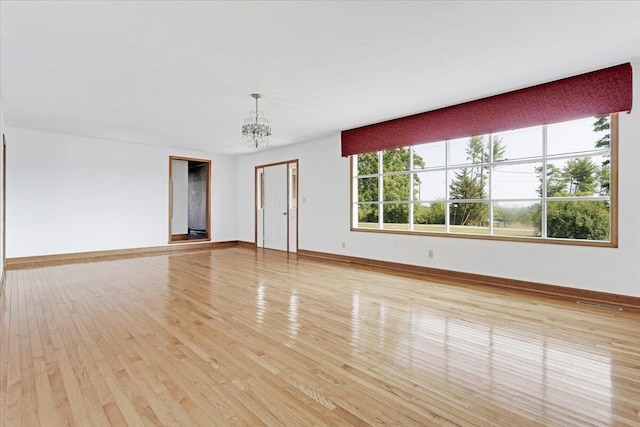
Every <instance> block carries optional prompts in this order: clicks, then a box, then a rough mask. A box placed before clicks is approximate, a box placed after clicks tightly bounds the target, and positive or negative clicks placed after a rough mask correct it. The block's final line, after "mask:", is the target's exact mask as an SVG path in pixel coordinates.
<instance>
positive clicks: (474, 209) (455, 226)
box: [449, 203, 489, 234]
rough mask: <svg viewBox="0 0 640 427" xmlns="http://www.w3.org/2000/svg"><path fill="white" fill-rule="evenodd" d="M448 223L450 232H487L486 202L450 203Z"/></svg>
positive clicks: (487, 214)
mask: <svg viewBox="0 0 640 427" xmlns="http://www.w3.org/2000/svg"><path fill="white" fill-rule="evenodd" d="M449 224H450V227H449V229H450V231H451V232H452V233H466V234H489V205H488V204H487V203H451V204H450V205H449Z"/></svg>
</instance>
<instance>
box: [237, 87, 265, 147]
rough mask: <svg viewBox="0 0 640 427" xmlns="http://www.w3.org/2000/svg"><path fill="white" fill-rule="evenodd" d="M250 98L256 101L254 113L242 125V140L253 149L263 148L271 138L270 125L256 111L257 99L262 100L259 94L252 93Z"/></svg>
mask: <svg viewBox="0 0 640 427" xmlns="http://www.w3.org/2000/svg"><path fill="white" fill-rule="evenodd" d="M251 97H253V98H255V99H256V111H252V112H251V113H249V114H250V115H249V117H247V118H246V119H245V120H244V124H243V125H242V139H244V141H245V142H246V143H247V144H248V145H249V146H250V147H253V148H264V147H266V146H267V143H268V142H269V138H270V137H271V125H270V124H269V121H268V120H267V119H265V118H264V115H263V114H262V112H261V111H258V99H259V98H262V95H260V94H259V93H252V94H251Z"/></svg>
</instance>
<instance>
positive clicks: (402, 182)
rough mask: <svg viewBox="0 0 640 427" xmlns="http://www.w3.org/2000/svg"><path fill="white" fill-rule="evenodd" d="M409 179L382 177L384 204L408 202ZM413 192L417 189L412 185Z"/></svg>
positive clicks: (408, 176) (404, 177) (395, 176)
mask: <svg viewBox="0 0 640 427" xmlns="http://www.w3.org/2000/svg"><path fill="white" fill-rule="evenodd" d="M409 179H410V175H409V174H408V173H407V174H404V175H392V176H383V177H382V190H383V196H384V201H385V202H388V201H389V202H396V201H397V202H404V201H409ZM414 191H415V192H416V193H417V191H418V187H417V184H415V183H414Z"/></svg>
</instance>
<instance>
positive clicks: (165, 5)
mask: <svg viewBox="0 0 640 427" xmlns="http://www.w3.org/2000/svg"><path fill="white" fill-rule="evenodd" d="M0 15H1V27H0V37H1V39H0V41H1V44H0V47H1V56H0V60H1V61H2V62H1V68H0V71H1V75H0V81H1V87H0V94H1V97H2V104H3V107H4V114H5V122H6V124H7V125H8V126H15V127H25V128H32V129H40V130H46V131H52V132H60V133H67V134H74V135H84V136H92V137H99V138H107V139H112V140H121V141H130V142H136V143H142V144H153V145H161V146H168V147H177V148H185V149H194V150H200V151H206V152H212V153H223V154H242V153H248V152H250V151H251V150H249V149H247V148H245V147H244V146H243V144H242V138H241V137H240V127H241V125H242V122H243V120H244V118H245V117H246V116H247V115H248V113H249V111H250V110H251V109H252V108H253V107H254V101H253V99H252V98H251V97H250V96H249V94H250V93H252V92H260V93H262V94H263V95H264V98H263V99H262V100H261V102H260V107H261V110H263V111H264V113H265V116H266V117H267V118H268V119H269V120H270V121H271V125H272V127H273V138H272V142H273V144H272V146H282V145H286V144H293V143H297V142H303V141H307V140H310V139H314V138H317V137H321V136H324V135H327V134H331V133H334V132H337V131H340V130H344V129H350V128H354V127H358V126H362V125H366V124H370V123H376V122H379V121H383V120H387V119H391V118H396V117H401V116H405V115H409V114H413V113H418V112H422V111H428V110H431V109H434V108H438V107H443V106H447V105H451V104H456V103H459V102H462V101H467V100H471V99H477V98H481V97H484V96H488V95H493V94H496V93H500V92H505V91H509V90H513V89H518V88H521V87H526V86H530V85H533V84H537V83H543V82H546V81H550V80H555V79H558V78H562V77H567V76H570V75H575V74H579V73H583V72H587V71H592V70H596V69H599V68H604V67H607V66H612V65H617V64H620V63H623V62H628V61H629V60H636V59H640V2H639V1H620V2H615V1H585V2H582V1H580V2H579V1H552V2H540V1H532V2H525V1H513V2H506V1H499V2H489V1H472V2H452V1H434V2H400V1H395V2H383V1H368V2H366V1H356V2H345V1H339V2H329V1H322V2H310V1H304V2H303V1H300V2H293V1H284V2H266V1H261V2H249V1H244V2H204V1H198V2H187V1H179V2H178V1H176V2H170V1H137V2H133V1H132V2H125V1H102V2H96V1H93V2H90V1H85V2H80V1H67V2H62V1H47V2H35V1H34V2H15V1H6V0H1V1H0ZM636 72H640V70H636Z"/></svg>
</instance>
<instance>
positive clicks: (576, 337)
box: [0, 247, 640, 427]
mask: <svg viewBox="0 0 640 427" xmlns="http://www.w3.org/2000/svg"><path fill="white" fill-rule="evenodd" d="M0 321H1V322H2V323H1V324H0V346H1V347H0V426H3V427H4V426H22V425H24V426H36V425H52V426H57V425H82V426H84V425H116V426H119V425H131V426H151V425H175V426H185V425H202V426H218V425H219V426H230V425H239V426H260V425H265V426H282V425H285V426H302V425H332V426H333V425H336V426H338V425H345V426H347V425H355V426H367V425H387V424H389V425H394V424H395V425H405V426H412V425H415V426H516V425H517V426H541V425H542V426H547V425H558V426H607V425H610V426H614V425H615V426H618V425H620V426H640V398H639V396H640V313H637V312H626V311H623V312H614V311H606V310H600V309H597V308H593V307H588V306H581V305H577V304H574V303H571V302H570V301H566V300H560V299H552V298H547V297H542V296H532V295H530V294H525V293H522V292H518V291H515V290H514V291H510V290H504V289H499V290H498V289H490V288H483V287H480V286H473V285H470V284H468V283H460V284H455V283H451V282H448V283H438V282H434V281H429V280H424V279H423V278H421V277H419V276H417V275H416V274H408V273H402V272H395V273H390V272H386V271H384V270H380V269H374V268H372V269H370V268H362V267H354V266H349V265H346V264H341V263H337V262H335V263H331V262H321V261H317V260H313V259H308V258H306V259H305V258H300V259H298V258H296V256H295V255H287V254H285V253H280V252H276V251H263V250H258V251H255V250H252V249H250V248H244V247H237V248H225V249H217V250H196V251H191V252H189V253H185V254H179V253H172V254H164V255H153V256H143V257H134V256H122V257H113V258H110V259H108V260H99V259H95V260H91V261H87V262H81V263H75V264H74V263H58V264H55V263H52V264H51V265H41V266H31V267H29V268H24V269H21V270H9V271H7V276H6V286H5V290H4V293H3V295H2V301H1V302H0Z"/></svg>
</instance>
